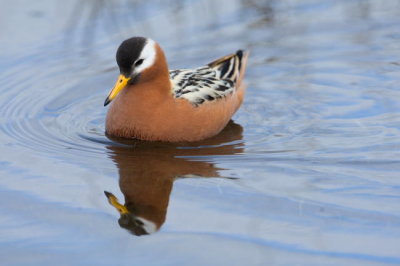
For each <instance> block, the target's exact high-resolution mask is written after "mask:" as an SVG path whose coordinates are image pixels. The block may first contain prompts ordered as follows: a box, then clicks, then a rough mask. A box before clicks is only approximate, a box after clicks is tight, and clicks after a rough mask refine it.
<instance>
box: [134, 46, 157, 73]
mask: <svg viewBox="0 0 400 266" xmlns="http://www.w3.org/2000/svg"><path fill="white" fill-rule="evenodd" d="M155 44H156V43H155V42H154V41H153V40H151V39H147V41H146V45H145V46H144V47H143V50H142V52H141V53H140V56H139V58H138V60H139V59H143V63H142V64H141V65H140V66H138V67H136V69H135V73H140V72H142V71H143V70H145V69H146V68H149V67H151V66H152V65H153V64H154V61H155V60H156V53H157V52H156V45H155Z"/></svg>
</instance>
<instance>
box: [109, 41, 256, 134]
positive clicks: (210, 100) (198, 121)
mask: <svg viewBox="0 0 400 266" xmlns="http://www.w3.org/2000/svg"><path fill="white" fill-rule="evenodd" d="M248 55H249V54H248V52H245V51H243V50H238V51H237V52H236V53H233V54H230V55H227V56H224V57H222V58H219V59H217V60H215V61H213V62H211V63H209V64H207V65H205V66H202V67H198V68H195V69H178V70H169V69H168V64H167V60H166V57H165V54H164V52H163V50H162V49H161V47H160V45H159V44H158V43H156V42H155V41H154V40H152V39H149V38H144V37H133V38H130V39H127V40H125V41H123V42H122V44H121V45H120V46H119V48H118V50H117V54H116V60H117V64H118V67H119V70H120V75H119V77H118V80H117V82H116V83H115V86H114V87H113V89H112V90H111V91H110V93H109V95H108V97H107V98H106V100H105V102H104V106H106V105H107V104H109V103H110V102H111V101H112V104H111V106H110V108H109V109H108V112H107V117H106V134H107V135H109V136H114V137H123V138H136V139H141V140H149V141H167V142H179V141H198V140H202V139H206V138H209V137H212V136H214V135H216V134H218V133H219V132H220V131H221V130H222V129H223V128H224V127H225V126H226V125H227V124H228V122H229V121H230V119H231V117H232V116H233V114H234V113H235V112H236V111H237V110H238V108H239V107H240V105H241V103H242V101H243V97H244V93H245V86H244V84H243V77H244V73H245V69H246V64H247V59H248Z"/></svg>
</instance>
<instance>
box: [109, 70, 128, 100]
mask: <svg viewBox="0 0 400 266" xmlns="http://www.w3.org/2000/svg"><path fill="white" fill-rule="evenodd" d="M130 79H131V78H130V77H129V78H127V77H125V76H124V75H119V77H118V80H117V82H115V85H114V88H113V89H112V90H111V91H110V93H109V94H108V96H107V98H106V100H105V101H104V106H106V105H107V104H109V103H110V102H111V101H112V100H113V99H114V98H115V97H117V95H118V93H119V92H120V91H121V90H122V89H123V88H125V86H126V84H128V81H129V80H130Z"/></svg>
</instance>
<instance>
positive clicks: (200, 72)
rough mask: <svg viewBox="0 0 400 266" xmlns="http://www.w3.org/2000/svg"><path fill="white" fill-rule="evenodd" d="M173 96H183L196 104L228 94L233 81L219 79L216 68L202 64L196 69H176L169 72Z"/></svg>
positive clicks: (233, 88) (232, 88) (233, 86)
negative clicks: (202, 65)
mask: <svg viewBox="0 0 400 266" xmlns="http://www.w3.org/2000/svg"><path fill="white" fill-rule="evenodd" d="M169 74H170V79H171V81H172V84H173V88H172V90H173V94H174V97H175V98H184V99H186V100H188V101H189V102H190V103H192V104H193V105H194V106H198V105H200V104H202V103H204V102H206V101H214V100H218V99H221V98H224V97H226V96H227V95H230V94H231V93H232V92H234V90H235V83H234V82H233V81H232V80H230V79H221V78H220V77H219V73H218V72H217V70H215V69H213V68H211V67H209V66H204V67H200V68H196V69H178V70H172V71H170V72H169Z"/></svg>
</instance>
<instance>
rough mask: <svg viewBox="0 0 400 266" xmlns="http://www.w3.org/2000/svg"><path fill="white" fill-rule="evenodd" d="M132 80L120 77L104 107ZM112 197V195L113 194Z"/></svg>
mask: <svg viewBox="0 0 400 266" xmlns="http://www.w3.org/2000/svg"><path fill="white" fill-rule="evenodd" d="M130 79H131V78H130V77H129V78H127V77H125V76H124V75H122V74H121V75H119V77H118V80H117V82H115V85H114V88H113V89H112V90H111V91H110V93H109V94H108V96H107V98H106V100H105V101H104V106H106V105H107V104H109V103H110V102H111V101H112V100H113V99H114V98H115V97H117V95H118V93H119V92H120V91H121V90H122V89H123V88H125V86H126V84H128V81H129V80H130ZM111 195H112V194H111Z"/></svg>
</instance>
